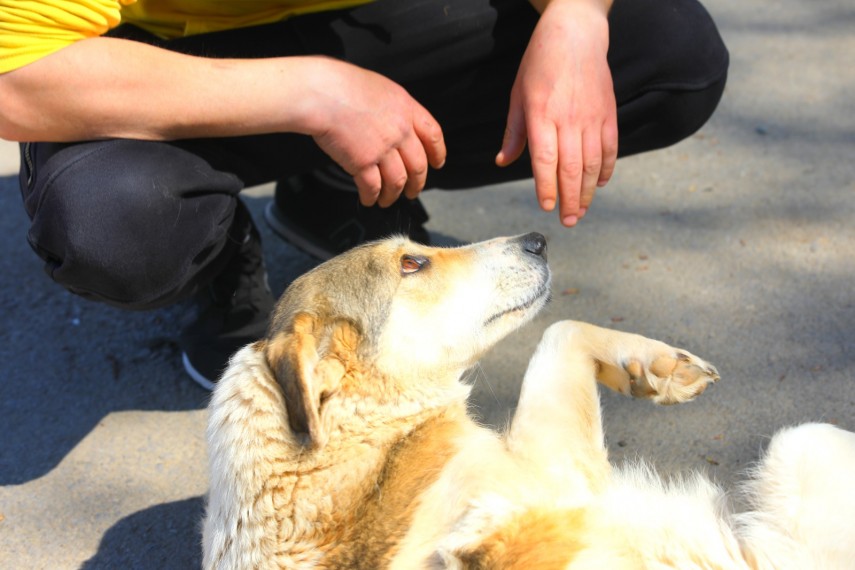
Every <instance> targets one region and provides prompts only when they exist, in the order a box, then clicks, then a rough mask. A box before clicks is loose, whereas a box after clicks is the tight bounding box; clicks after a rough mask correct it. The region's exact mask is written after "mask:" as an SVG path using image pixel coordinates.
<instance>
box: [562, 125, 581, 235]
mask: <svg viewBox="0 0 855 570" xmlns="http://www.w3.org/2000/svg"><path fill="white" fill-rule="evenodd" d="M558 134H559V143H558V144H559V151H558V152H559V155H558V192H559V208H558V212H559V216H560V218H561V223H562V224H564V225H565V226H567V227H571V226H575V225H576V222H578V221H579V199H580V193H581V188H582V180H583V174H584V164H583V156H582V136H581V134H580V133H579V130H578V129H576V128H573V127H570V128H567V129H564V130H563V131H561V132H559V133H558Z"/></svg>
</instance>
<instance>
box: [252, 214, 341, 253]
mask: <svg viewBox="0 0 855 570" xmlns="http://www.w3.org/2000/svg"><path fill="white" fill-rule="evenodd" d="M264 221H265V222H267V225H268V226H270V229H271V230H273V233H275V234H276V235H278V236H279V237H281V238H282V239H284V240H285V241H287V242H288V243H290V244H291V245H293V246H294V247H296V248H297V249H299V250H300V251H302V252H303V253H305V254H307V255H311V256H312V257H314V258H315V259H319V260H321V261H326V260H328V259H331V258H333V257H334V256H335V253H334V252H331V251H329V250H327V249H324V248H322V247H320V246H319V245H317V244H316V243H315V242H313V241H312V240H311V239H310V238H308V237H306V235H305V234H303V233H302V232H300V231H299V230H296V229H294V228H293V227H291V226H290V225H289V223H288V221H287V220H285V219H283V218H282V217H281V216H280V215H279V209H278V208H277V207H276V204H275V203H274V202H270V203H269V204H267V207H266V208H264Z"/></svg>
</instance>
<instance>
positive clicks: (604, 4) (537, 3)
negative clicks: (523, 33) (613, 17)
mask: <svg viewBox="0 0 855 570" xmlns="http://www.w3.org/2000/svg"><path fill="white" fill-rule="evenodd" d="M612 1H613V0H529V2H530V3H531V5H532V6H534V9H535V10H537V11H538V12H539V13H540V14H543V13H544V12H545V11H546V9H547V8H549V7H550V6H558V5H565V6H576V7H581V6H585V7H590V8H593V9H594V10H596V11H597V12H599V13H600V14H602V15H603V16H608V13H609V10H610V9H611V6H612Z"/></svg>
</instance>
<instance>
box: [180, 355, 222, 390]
mask: <svg viewBox="0 0 855 570" xmlns="http://www.w3.org/2000/svg"><path fill="white" fill-rule="evenodd" d="M181 362H182V364H184V371H185V372H187V374H188V375H189V376H190V378H192V379H193V381H194V382H196V384H198V385H199V386H201V387H202V388H204V389H205V390H208V391H209V392H210V391H212V390H213V389H214V386H216V384H214V383H213V382H211V381H210V380H208V379H207V378H205V376H204V375H203V374H201V373H200V372H199V371H198V370H196V369H195V368H193V365H192V364H190V359H189V358H187V353H186V352H182V353H181Z"/></svg>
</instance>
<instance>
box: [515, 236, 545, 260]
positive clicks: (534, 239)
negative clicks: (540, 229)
mask: <svg viewBox="0 0 855 570" xmlns="http://www.w3.org/2000/svg"><path fill="white" fill-rule="evenodd" d="M520 240H521V241H522V246H523V249H524V250H525V251H527V252H528V253H530V254H532V255H539V256H540V257H542V258H543V259H546V238H545V237H543V235H542V234H539V233H537V232H532V233H530V234H526V235H524V236H522V237H521V238H520Z"/></svg>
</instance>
